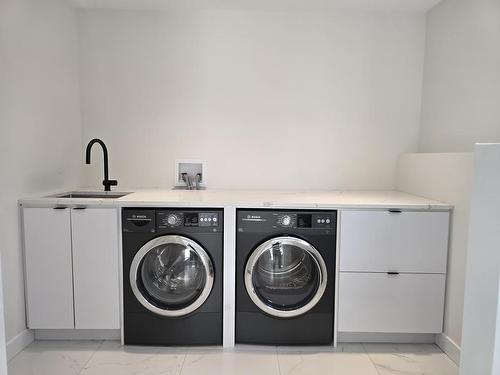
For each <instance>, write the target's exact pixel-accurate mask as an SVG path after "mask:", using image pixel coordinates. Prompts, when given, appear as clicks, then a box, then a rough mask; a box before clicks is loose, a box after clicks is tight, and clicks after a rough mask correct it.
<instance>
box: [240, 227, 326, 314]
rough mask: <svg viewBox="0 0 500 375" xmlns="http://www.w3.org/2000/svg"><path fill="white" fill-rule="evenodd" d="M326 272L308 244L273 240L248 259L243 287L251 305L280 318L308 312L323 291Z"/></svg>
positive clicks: (314, 251) (301, 241) (258, 248)
mask: <svg viewBox="0 0 500 375" xmlns="http://www.w3.org/2000/svg"><path fill="white" fill-rule="evenodd" d="M326 283H327V270H326V264H325V261H324V260H323V258H322V257H321V254H320V253H319V252H318V250H316V249H315V248H314V246H312V245H311V244H310V243H308V242H306V241H304V240H302V239H299V238H295V237H288V236H282V237H275V238H272V239H270V240H268V241H266V242H264V243H263V244H261V245H260V246H259V247H257V248H256V249H255V250H254V251H253V252H252V253H251V255H250V258H249V259H248V261H247V264H246V268H245V286H246V290H247V292H248V295H249V296H250V298H251V299H252V301H253V302H254V303H255V304H256V305H257V306H258V307H259V308H260V309H261V310H262V311H264V312H266V313H267V314H269V315H272V316H276V317H279V318H290V317H294V316H298V315H302V314H304V313H306V312H307V311H309V310H311V309H312V308H313V307H314V306H315V305H316V304H317V303H318V302H319V300H320V299H321V297H322V296H323V293H324V292H325V289H326Z"/></svg>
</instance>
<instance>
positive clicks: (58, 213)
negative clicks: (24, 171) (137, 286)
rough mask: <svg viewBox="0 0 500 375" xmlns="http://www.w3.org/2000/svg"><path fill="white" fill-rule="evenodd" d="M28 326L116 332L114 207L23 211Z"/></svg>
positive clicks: (115, 221) (115, 229)
mask: <svg viewBox="0 0 500 375" xmlns="http://www.w3.org/2000/svg"><path fill="white" fill-rule="evenodd" d="M23 229H24V256H25V265H26V277H25V278H26V295H27V317H28V328H31V329H69V328H81V329H118V328H120V305H119V301H120V300H119V268H118V267H119V249H118V243H119V236H118V214H117V209H116V208H85V209H78V208H71V209H70V208H38V207H37V208H23Z"/></svg>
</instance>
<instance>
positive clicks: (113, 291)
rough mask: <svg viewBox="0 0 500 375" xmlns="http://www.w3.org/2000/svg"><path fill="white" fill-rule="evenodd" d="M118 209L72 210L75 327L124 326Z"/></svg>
mask: <svg viewBox="0 0 500 375" xmlns="http://www.w3.org/2000/svg"><path fill="white" fill-rule="evenodd" d="M117 215H118V214H117V210H116V208H86V209H72V211H71V228H72V235H73V273H74V279H75V281H74V282H75V288H74V290H75V292H74V293H75V328H78V329H118V328H120V296H119V281H118V280H119V272H118V256H119V251H118V216H117Z"/></svg>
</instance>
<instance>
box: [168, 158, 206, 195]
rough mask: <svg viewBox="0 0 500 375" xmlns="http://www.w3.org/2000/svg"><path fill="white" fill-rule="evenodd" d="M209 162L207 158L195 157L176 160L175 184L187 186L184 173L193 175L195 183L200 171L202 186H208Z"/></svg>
mask: <svg viewBox="0 0 500 375" xmlns="http://www.w3.org/2000/svg"><path fill="white" fill-rule="evenodd" d="M206 166H207V163H206V161H205V160H193V159H182V160H176V161H175V176H174V184H175V186H186V183H185V182H184V180H183V179H182V174H183V173H187V174H188V175H190V176H191V178H192V181H193V183H194V181H195V178H196V175H197V174H198V173H199V174H200V175H201V179H200V186H201V187H203V188H206V187H207V168H206Z"/></svg>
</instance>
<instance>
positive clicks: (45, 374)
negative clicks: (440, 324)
mask: <svg viewBox="0 0 500 375" xmlns="http://www.w3.org/2000/svg"><path fill="white" fill-rule="evenodd" d="M76 374H82V375H179V374H182V375H192V374H193V375H194V374H201V375H210V374H214V375H226V374H228V375H229V374H230V375H247V374H249V375H250V374H252V375H253V374H256V375H268V374H269V375H285V374H286V375H309V374H331V375H394V374H397V375H417V374H418V375H458V368H457V366H455V364H454V363H453V362H452V361H451V360H450V359H449V358H448V357H447V356H446V355H445V354H443V353H442V352H441V351H440V350H439V348H437V347H436V346H435V345H416V344H415V345H413V344H411V345H410V344H341V345H339V347H338V348H336V349H334V348H325V347H321V348H294V347H292V348H289V347H254V346H238V347H237V348H236V349H235V350H222V349H220V348H189V349H184V348H157V347H128V346H127V347H123V346H120V344H119V343H118V342H114V341H86V342H84V341H38V342H35V343H33V344H31V345H30V346H29V347H27V348H26V349H25V350H23V351H22V352H21V353H19V354H18V355H17V356H16V357H15V358H13V359H12V360H11V361H10V362H9V375H76Z"/></svg>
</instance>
